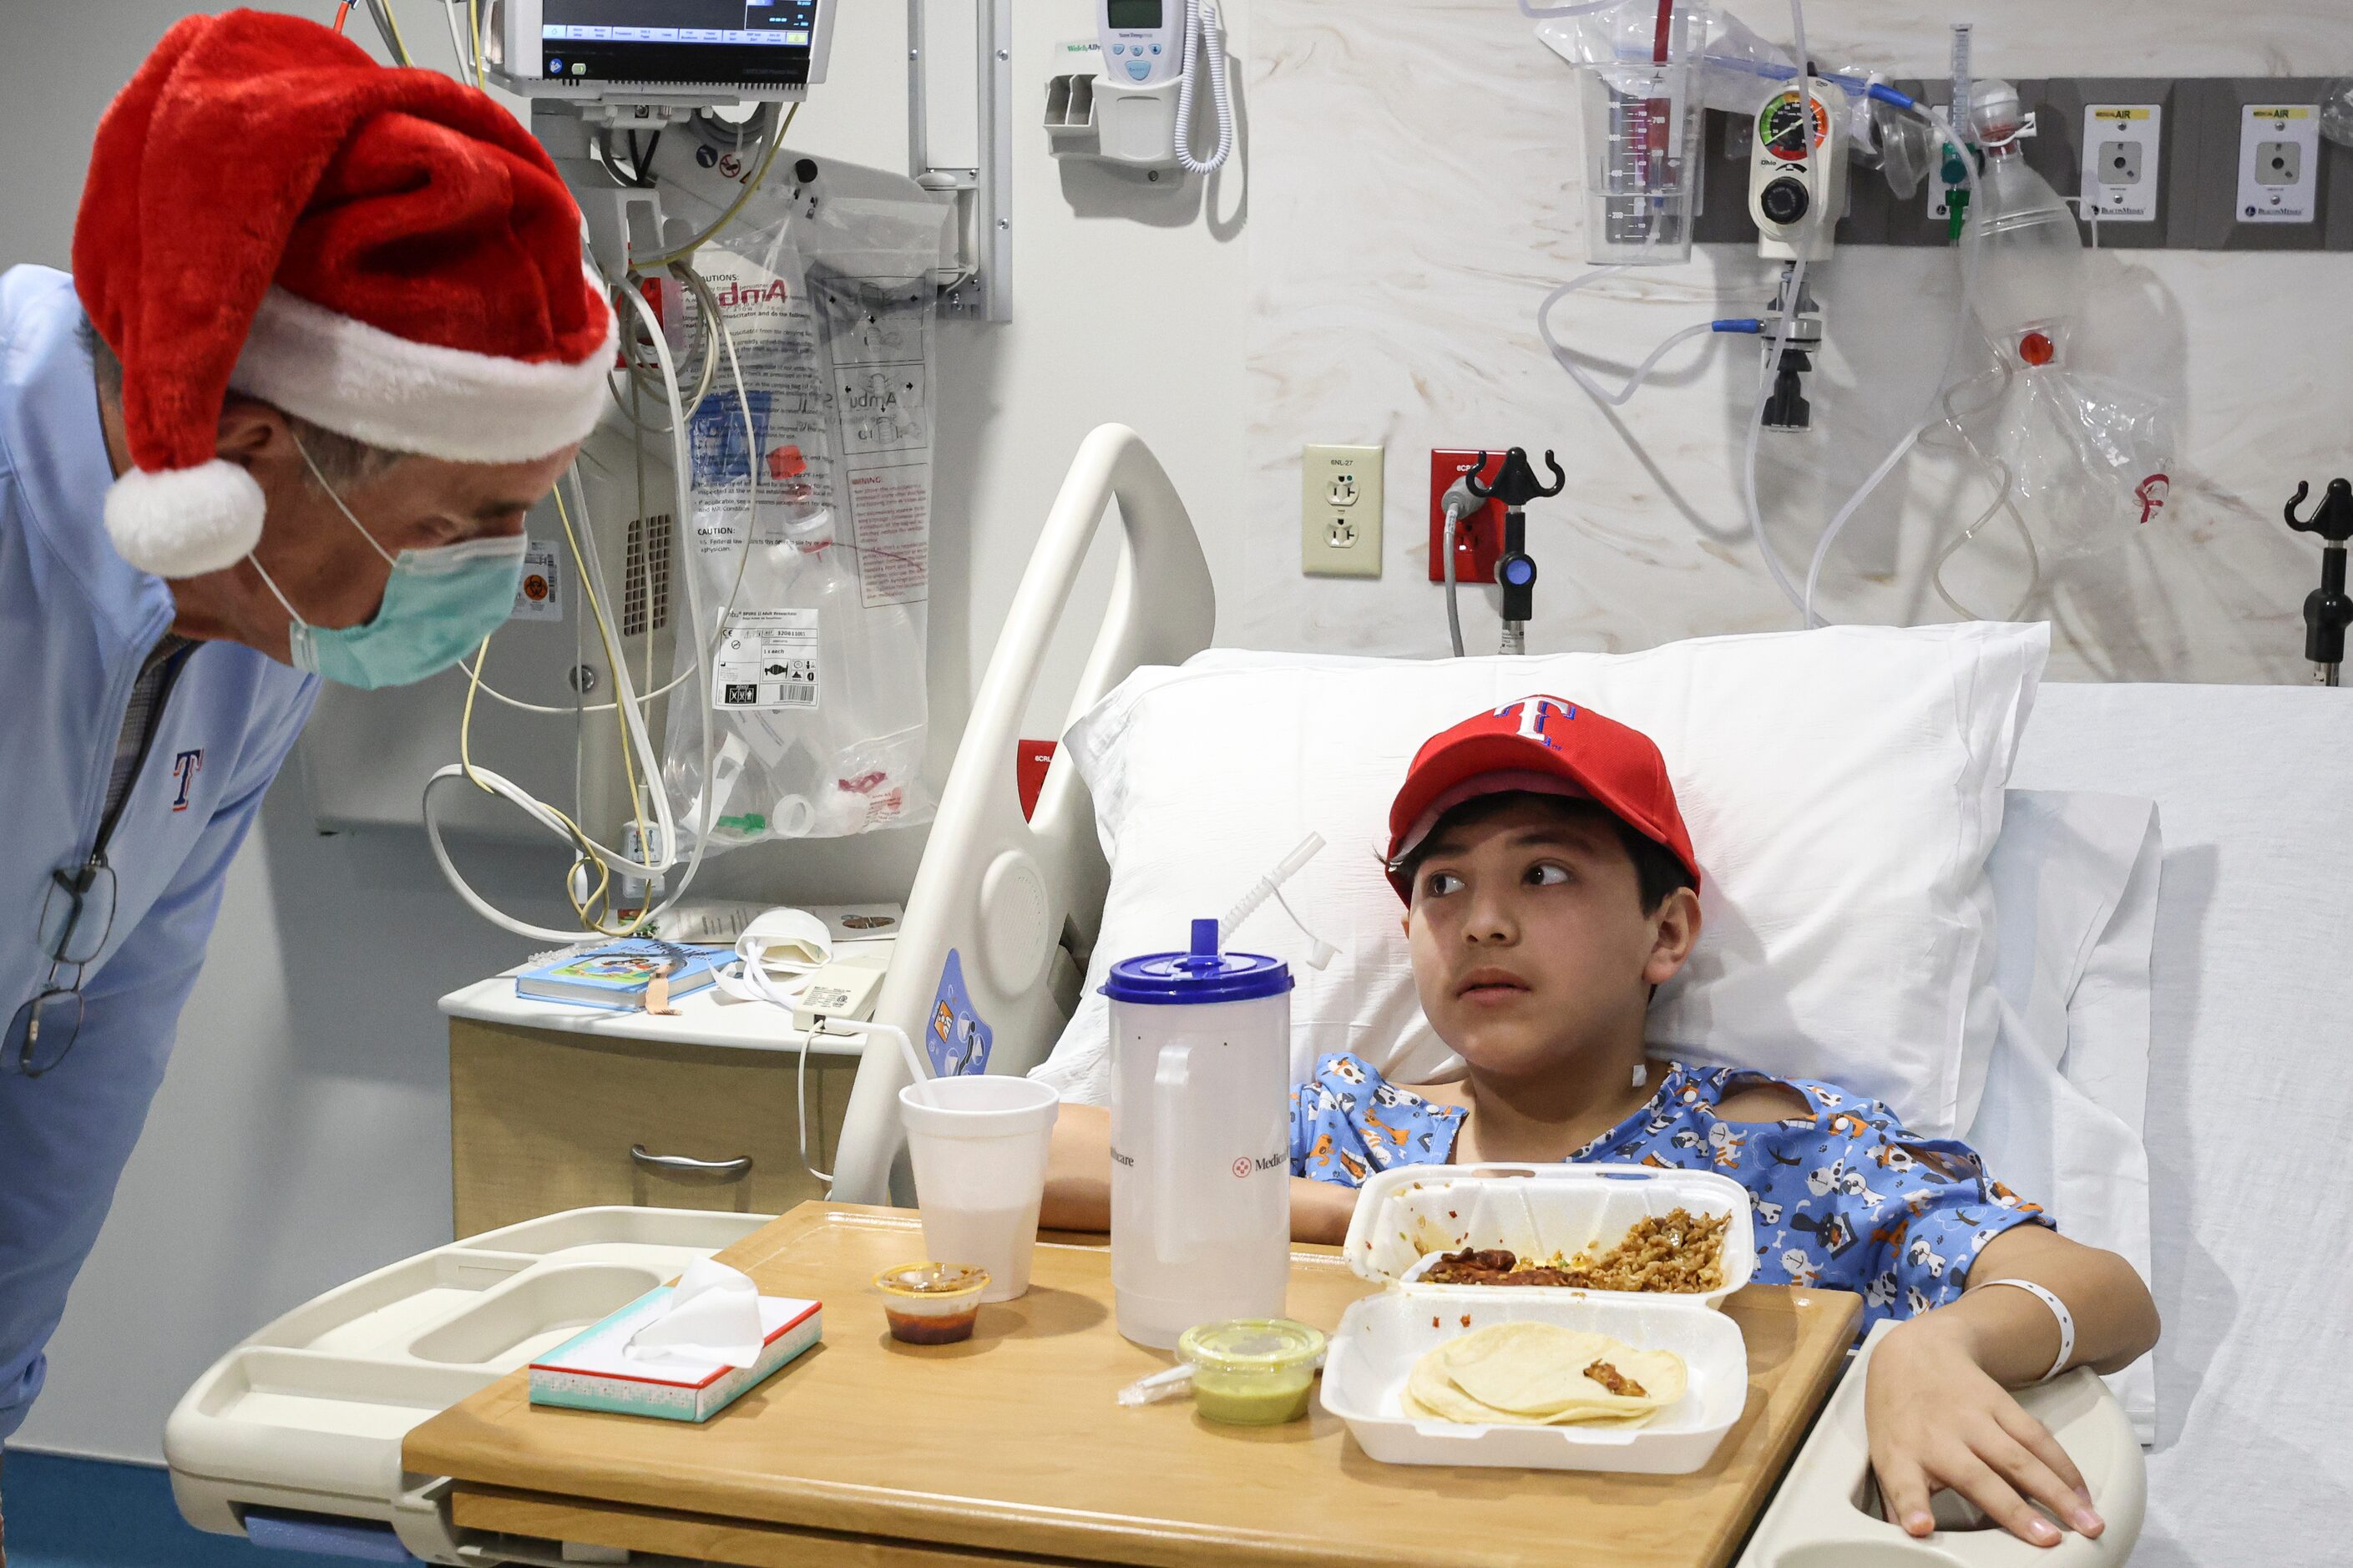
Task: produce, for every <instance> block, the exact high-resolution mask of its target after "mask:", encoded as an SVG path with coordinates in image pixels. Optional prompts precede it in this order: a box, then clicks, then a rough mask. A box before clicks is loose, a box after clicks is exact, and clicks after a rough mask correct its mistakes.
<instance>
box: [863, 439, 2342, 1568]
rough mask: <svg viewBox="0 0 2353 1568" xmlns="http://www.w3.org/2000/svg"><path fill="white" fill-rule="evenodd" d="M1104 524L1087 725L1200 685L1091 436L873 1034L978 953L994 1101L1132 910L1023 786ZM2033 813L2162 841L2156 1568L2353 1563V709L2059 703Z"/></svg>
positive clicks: (980, 712)
mask: <svg viewBox="0 0 2353 1568" xmlns="http://www.w3.org/2000/svg"><path fill="white" fill-rule="evenodd" d="M1108 500H1115V501H1116V503H1117V515H1118V519H1119V524H1120V527H1121V530H1122V532H1123V534H1124V548H1123V550H1122V552H1121V555H1120V562H1119V566H1118V573H1117V577H1116V579H1115V582H1114V584H1113V590H1112V594H1111V596H1110V599H1109V601H1108V603H1107V605H1105V607H1104V611H1103V621H1102V626H1101V629H1100V630H1099V632H1098V633H1097V636H1096V639H1095V643H1094V647H1093V651H1092V655H1091V656H1090V658H1088V661H1087V663H1086V666H1085V669H1084V673H1083V675H1082V678H1081V680H1080V683H1079V687H1078V690H1077V692H1076V694H1075V696H1074V697H1073V699H1072V700H1071V710H1070V711H1071V717H1072V718H1073V719H1075V718H1076V717H1077V716H1078V715H1079V714H1081V713H1083V712H1084V711H1086V710H1088V709H1089V708H1091V707H1092V705H1093V704H1094V703H1095V702H1096V701H1097V700H1099V699H1100V698H1101V697H1102V696H1103V694H1104V693H1105V692H1107V691H1109V690H1110V689H1112V688H1113V686H1115V685H1117V684H1118V683H1119V681H1120V680H1121V679H1123V678H1124V676H1125V675H1126V674H1127V673H1128V671H1129V670H1130V669H1132V668H1134V667H1135V666H1136V665H1138V664H1143V663H1176V662H1180V661H1181V660H1182V659H1184V658H1187V657H1189V656H1190V655H1191V654H1193V653H1195V652H1197V651H1198V650H1199V649H1201V648H1203V647H1207V646H1208V641H1209V637H1210V631H1211V624H1212V618H1213V599H1212V595H1211V591H1210V587H1209V582H1208V571H1207V567H1206V564H1205V563H1204V562H1203V560H1202V557H1201V553H1200V549H1199V545H1198V542H1197V541H1196V539H1195V537H1194V534H1193V530H1192V528H1191V526H1190V523H1189V521H1188V520H1187V518H1186V517H1185V515H1184V511H1183V506H1182V502H1181V501H1179V500H1177V498H1176V495H1175V493H1174V491H1173V489H1171V487H1170V486H1169V483H1168V481H1167V479H1166V476H1165V475H1164V474H1163V473H1162V472H1161V469H1160V467H1159V465H1158V463H1157V462H1156V461H1155V460H1154V459H1153V458H1152V456H1151V454H1150V453H1149V451H1148V450H1147V449H1146V448H1145V445H1144V443H1143V442H1142V441H1141V439H1140V438H1138V437H1136V436H1135V434H1134V432H1132V431H1129V430H1126V429H1124V428H1122V427H1118V426H1106V427H1104V428H1103V429H1100V430H1098V431H1096V432H1095V433H1094V434H1093V435H1092V436H1091V437H1089V438H1088V440H1087V441H1086V443H1085V445H1084V446H1083V447H1082V448H1081V451H1080V454H1079V457H1078V458H1077V460H1076V461H1075V462H1074V463H1073V464H1072V466H1071V472H1070V475H1069V477H1068V478H1067V479H1065V481H1064V483H1063V486H1062V489H1061V491H1060V495H1059V496H1058V497H1057V498H1056V500H1055V502H1054V507H1053V510H1052V511H1051V513H1050V516H1049V519H1048V521H1047V525H1046V528H1045V531H1044V533H1043V535H1042V536H1041V537H1040V539H1039V544H1038V547H1037V551H1036V552H1035V554H1034V555H1033V556H1032V558H1031V560H1030V563H1029V571H1028V574H1026V576H1025V577H1024V578H1023V580H1022V584H1021V587H1020V590H1019V593H1018V595H1017V597H1016V599H1015V602H1014V605H1013V607H1012V611H1011V613H1010V615H1009V616H1008V620H1007V623H1006V627H1005V631H1004V634H1003V636H1002V637H1001V638H1000V639H999V641H998V644H997V651H996V654H995V656H994V658H992V659H991V661H990V664H989V667H988V670H987V675H986V677H985V679H984V680H983V683H982V686H981V689H980V692H979V697H978V700H977V701H976V703H975V705H974V709H973V714H972V719H971V722H970V726H969V728H968V729H967V730H966V731H965V737H964V742H963V744H962V746H961V747H960V749H959V750H958V752H957V754H956V760H955V771H954V773H952V774H951V776H950V779H949V782H948V784H947V788H946V790H945V792H944V795H943V796H942V799H941V806H940V815H939V819H938V822H937V824H936V825H935V826H934V829H933V835H932V842H931V848H930V850H929V852H928V853H927V854H926V856H925V858H924V860H923V866H922V868H921V870H920V871H919V872H918V874H917V878H916V881H915V886H914V889H913V893H912V894H911V895H910V897H909V900H908V923H907V927H906V929H905V931H904V932H903V933H902V936H901V939H900V942H901V945H900V948H899V956H898V960H897V962H895V963H893V965H892V975H891V979H890V980H889V982H888V983H887V984H886V986H885V989H884V993H883V994H882V997H881V1003H880V1006H879V1010H878V1013H877V1016H878V1017H881V1018H882V1019H885V1020H886V1021H889V1022H892V1023H896V1024H899V1025H900V1026H902V1027H905V1028H907V1029H909V1030H910V1031H918V1030H920V1029H921V1027H922V1026H923V1023H924V1021H925V1016H926V1014H927V1013H928V1011H929V1009H930V1006H931V1004H932V1001H933V996H934V984H935V982H936V979H937V976H938V974H939V972H940V967H941V965H942V964H943V963H944V962H945V960H946V955H947V953H948V952H949V951H951V950H956V951H958V952H960V953H961V954H962V956H963V965H964V972H965V975H966V977H967V979H968V981H969V983H970V984H971V985H972V987H973V989H974V993H975V997H974V999H975V1001H976V1005H977V1007H978V1010H979V1012H980V1013H981V1014H982V1016H986V1017H987V1018H988V1019H989V1020H990V1021H991V1023H992V1024H995V1023H996V1022H997V1019H998V1018H999V1017H1000V1016H1002V1017H1003V1018H1004V1019H1005V1020H1006V1023H1005V1024H1004V1025H1001V1026H998V1028H997V1047H996V1049H997V1055H996V1057H995V1058H993V1059H992V1061H991V1063H990V1070H992V1071H1013V1072H1018V1071H1024V1070H1027V1069H1028V1068H1030V1067H1031V1066H1033V1065H1035V1064H1036V1063H1037V1062H1039V1060H1042V1059H1043V1058H1044V1057H1045V1056H1046V1054H1047V1052H1048V1051H1049V1050H1050V1047H1052V1045H1053V1043H1054V1039H1055V1037H1056V1035H1057V1034H1058V1032H1059V1031H1060V1026H1061V1023H1062V1019H1063V1017H1064V1016H1066V1013H1067V1006H1068V990H1067V988H1066V987H1041V986H1039V984H1037V982H1038V980H1039V977H1041V976H1043V975H1045V974H1046V973H1048V971H1049V969H1050V968H1053V969H1059V970H1060V972H1061V973H1065V974H1067V973H1071V972H1072V971H1071V966H1069V965H1060V964H1054V963H1050V960H1051V959H1052V958H1053V955H1054V950H1055V947H1056V945H1057V944H1059V945H1060V947H1062V948H1063V949H1065V950H1067V952H1069V954H1070V955H1071V959H1072V960H1073V961H1074V963H1075V967H1076V969H1078V970H1083V968H1084V965H1085V960H1086V957H1087V954H1088V951H1089V949H1090V946H1091V944H1092V935H1093V932H1094V931H1095V929H1096V921H1097V920H1098V918H1099V914H1100V910H1101V908H1102V903H1103V893H1104V889H1105V887H1106V885H1107V881H1108V870H1107V868H1106V866H1105V862H1104V859H1103V851H1102V847H1101V846H1100V845H1099V843H1098V842H1097V839H1096V836H1095V831H1094V824H1093V817H1092V809H1091V806H1090V804H1089V802H1088V799H1087V795H1086V791H1085V786H1084V784H1082V781H1080V780H1079V778H1078V777H1077V776H1076V770H1075V769H1073V768H1071V767H1067V766H1063V765H1060V763H1058V764H1057V765H1056V766H1055V767H1054V768H1053V769H1052V770H1051V771H1050V773H1049V774H1048V776H1047V779H1046V784H1045V787H1044V790H1043V792H1042V793H1041V795H1040V796H1039V802H1038V808H1037V811H1036V813H1035V816H1034V817H1033V818H1032V819H1030V820H1029V821H1026V822H1025V821H1024V820H1023V818H1022V815H1021V810H1020V805H1019V802H1018V799H1017V798H1016V795H1015V789H1014V774H1013V770H1012V769H1011V767H1009V766H1008V765H1007V759H1008V758H1010V757H1011V756H1012V755H1013V754H1014V749H1015V746H1016V743H1017V742H1018V740H1019V738H1020V728H1019V727H1020V724H1021V721H1022V719H1023V716H1024V713H1025V711H1026V710H1027V709H1028V706H1029V701H1030V699H1031V694H1032V692H1033V690H1034V689H1036V687H1037V685H1038V683H1039V677H1040V674H1041V671H1042V669H1043V667H1044V663H1045V650H1046V647H1047V644H1048V641H1049V639H1050V637H1051V635H1052V633H1053V631H1054V629H1055V627H1056V626H1057V625H1058V624H1059V623H1060V620H1061V618H1062V616H1064V614H1065V612H1066V609H1067V607H1068V605H1069V602H1070V600H1071V594H1072V591H1073V588H1074V585H1075V584H1077V582H1078V580H1079V576H1080V573H1081V568H1082V565H1083V563H1084V562H1085V559H1086V556H1087V552H1088V546H1089V544H1090V543H1091V542H1092V539H1093V537H1094V534H1095V532H1096V530H1097V527H1098V524H1099V523H1100V522H1101V521H1103V518H1104V515H1105V505H1106V502H1107V501H1108ZM2010 782H2011V784H2012V785H2013V786H2015V787H2019V788H2025V789H2036V790H2087V791H2100V792H2108V793H2113V794H2121V795H2137V796H2144V797H2147V798H2148V799H2151V800H2153V801H2155V802H2156V804H2157V808H2158V822H2159V825H2160V829H2161V833H2162V837H2163V845H2164V859H2163V865H2162V870H2161V876H2160V889H2159V893H2158V907H2157V914H2156V929H2155V936H2154V942H2153V945H2152V949H2151V954H2150V961H2149V984H2150V993H2149V1012H2150V1025H2149V1038H2150V1055H2149V1065H2148V1087H2147V1123H2146V1126H2147V1144H2148V1153H2149V1162H2150V1203H2151V1210H2152V1219H2153V1236H2152V1247H2153V1258H2152V1262H2153V1274H2154V1278H2153V1279H2151V1281H2150V1283H2151V1286H2152V1289H2154V1290H2155V1292H2156V1295H2157V1300H2158V1308H2159V1310H2160V1311H2161V1312H2162V1313H2163V1315H2164V1319H2165V1323H2166V1331H2165V1339H2164V1342H2163V1343H2162V1344H2161V1345H2160V1346H2159V1348H2158V1352H2157V1355H2156V1379H2157V1394H2158V1399H2157V1411H2158V1415H2157V1422H2156V1428H2155V1433H2154V1436H2155V1442H2154V1444H2153V1446H2151V1447H2150V1448H2149V1450H2148V1455H2147V1488H2148V1504H2147V1526H2146V1528H2145V1530H2144V1531H2143V1534H2142V1538H2141V1541H2140V1542H2139V1544H2138V1546H2137V1550H2136V1552H2135V1555H2134V1557H2133V1561H2134V1562H2135V1563H2146V1564H2153V1565H2158V1568H2171V1565H2175V1564H2181V1565H2189V1564H2209V1563H2266V1564H2289V1563H2324V1562H2327V1563H2334V1562H2342V1561H2345V1560H2346V1554H2347V1548H2346V1547H2345V1546H2344V1543H2343V1541H2342V1539H2341V1533H2340V1530H2339V1527H2338V1525H2337V1523H2336V1522H2334V1521H2339V1520H2341V1519H2342V1518H2343V1517H2344V1515H2345V1512H2346V1510H2347V1505H2348V1502H2353V1439H2348V1437H2347V1436H2344V1431H2345V1428H2344V1425H2343V1416H2344V1414H2345V1413H2346V1412H2348V1410H2353V1358H2348V1357H2346V1356H2343V1355H2340V1354H2332V1353H2328V1352H2323V1351H2321V1350H2320V1349H2319V1347H2318V1346H2317V1345H2316V1342H2315V1340H2314V1335H2315V1333H2316V1331H2318V1330H2319V1329H2320V1326H2321V1325H2324V1324H2327V1325H2333V1324H2337V1323H2340V1322H2341V1321H2343V1318H2344V1313H2345V1310H2346V1306H2345V1303H2346V1300H2347V1298H2348V1295H2353V1262H2348V1259H2353V1175H2348V1173H2347V1161H2346V1154H2345V1152H2344V1149H2345V1144H2344V1142H2341V1141H2342V1140H2344V1139H2345V1138H2346V1136H2347V1134H2346V1131H2345V1130H2346V1129H2347V1128H2348V1126H2353V964H2348V962H2347V954H2348V952H2353V699H2348V697H2347V696H2346V695H2345V694H2344V693H2343V692H2342V691H2339V690H2328V689H2320V688H2285V687H2205V686H2167V685H2155V684H2129V683H2116V684H2084V683H2068V682H2056V681H2051V682H2045V683H2044V684H2043V685H2042V688H2041V689H2040V692H2039V694H2038V696H2037V698H2036V700H2035V707H2034V710H2033V714H2032V717H2031V719H2030V721H2029V722H2028V724H2027V728H2026V732H2025V736H2024V740H2023V742H2022V743H2021V750H2020V753H2019V758H2018V762H2017V764H2016V766H2015V768H2014V769H2013V772H2012V775H2011V780H2010ZM1259 869H1261V868H1254V867H1253V868H1235V872H1236V875H1237V877H1238V879H1247V876H1249V875H1251V874H1255V872H1256V871H1257V870H1259ZM976 957H977V962H976ZM1049 991H1054V992H1059V993H1060V994H1056V995H1051V996H1050V995H1049V994H1048V992H1049ZM903 1075H904V1068H903V1066H902V1063H901V1062H900V1060H899V1058H897V1056H896V1054H895V1053H889V1052H870V1053H869V1054H868V1055H867V1056H866V1058H864V1060H863V1061H862V1063H861V1064H860V1068H859V1076H858V1081H857V1086H856V1088H855V1089H854V1090H853V1091H852V1094H851V1097H850V1102H849V1111H848V1116H847V1120H846V1122H845V1125H844V1128H843V1131H842V1136H841V1142H840V1152H839V1158H838V1160H837V1163H836V1165H835V1172H834V1174H835V1186H834V1195H835V1196H836V1197H837V1198H840V1199H844V1200H848V1201H852V1202H887V1201H892V1199H893V1198H894V1197H895V1198H896V1199H897V1201H900V1202H906V1201H910V1199H911V1196H912V1194H911V1193H910V1191H909V1188H908V1186H907V1184H906V1180H905V1172H904V1169H903V1156H902V1140H901V1136H900V1132H899V1126H898V1120H897V1113H896V1096H897V1093H898V1090H899V1089H900V1088H901V1087H902V1084H903V1082H904V1076H903ZM2283 1493H2285V1494H2286V1495H2283ZM2021 1552H2025V1549H2023V1548H2021ZM2018 1560H2019V1561H2021V1562H2024V1561H2029V1560H2048V1559H2038V1558H2034V1557H2033V1556H2032V1554H2031V1553H2028V1554H2026V1555H2021V1557H2020V1558H2019V1559H2018ZM1824 1561H1825V1562H1827V1561H1830V1559H1824ZM1858 1561H1860V1560H1858Z"/></svg>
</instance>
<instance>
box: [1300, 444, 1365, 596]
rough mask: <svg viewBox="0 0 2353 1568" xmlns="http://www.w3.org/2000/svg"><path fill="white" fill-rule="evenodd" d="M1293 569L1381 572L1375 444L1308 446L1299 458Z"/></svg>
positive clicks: (1328, 573) (1317, 573) (1332, 573)
mask: <svg viewBox="0 0 2353 1568" xmlns="http://www.w3.org/2000/svg"><path fill="white" fill-rule="evenodd" d="M1299 569H1300V570H1301V571H1302V572H1304V573H1305V574H1307V575H1309V576H1310V577H1377V576H1379V575H1380V574H1381V448H1380V447H1306V448H1304V449H1303V451H1302V452H1301V454H1300V459H1299Z"/></svg>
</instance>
